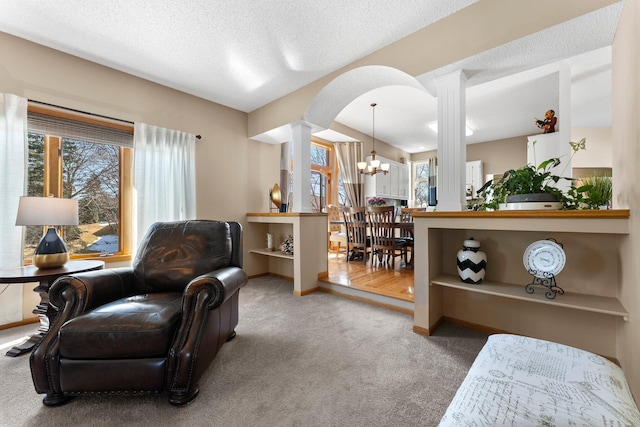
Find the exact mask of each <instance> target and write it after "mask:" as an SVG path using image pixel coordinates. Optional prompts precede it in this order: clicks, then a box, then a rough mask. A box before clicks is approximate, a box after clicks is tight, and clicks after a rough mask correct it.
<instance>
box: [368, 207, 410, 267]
mask: <svg viewBox="0 0 640 427" xmlns="http://www.w3.org/2000/svg"><path fill="white" fill-rule="evenodd" d="M367 214H368V220H369V228H370V229H371V266H372V267H373V265H374V263H375V260H376V259H377V260H378V264H384V263H389V264H390V265H391V268H394V266H395V257H396V256H403V257H404V262H405V264H406V263H407V251H406V248H407V243H406V242H405V241H404V239H402V238H400V237H396V236H395V230H396V211H395V207H394V206H369V207H368V209H367Z"/></svg>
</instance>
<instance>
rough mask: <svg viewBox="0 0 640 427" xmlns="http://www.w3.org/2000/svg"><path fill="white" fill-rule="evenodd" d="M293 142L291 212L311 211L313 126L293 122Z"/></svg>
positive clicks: (301, 122)
mask: <svg viewBox="0 0 640 427" xmlns="http://www.w3.org/2000/svg"><path fill="white" fill-rule="evenodd" d="M291 129H292V142H293V200H289V203H291V202H293V205H292V207H291V212H311V190H310V185H311V126H310V125H309V124H308V123H306V122H303V121H298V122H295V123H292V124H291Z"/></svg>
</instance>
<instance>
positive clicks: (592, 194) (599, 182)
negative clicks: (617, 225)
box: [581, 175, 613, 209]
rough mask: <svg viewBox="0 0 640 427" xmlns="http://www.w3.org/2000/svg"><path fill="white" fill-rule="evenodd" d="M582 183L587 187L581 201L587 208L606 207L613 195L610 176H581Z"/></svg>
mask: <svg viewBox="0 0 640 427" xmlns="http://www.w3.org/2000/svg"><path fill="white" fill-rule="evenodd" d="M581 182H582V185H584V186H585V187H588V190H586V191H585V192H584V194H585V197H584V201H583V203H584V204H585V205H586V206H587V208H588V209H601V208H602V207H603V206H606V207H608V206H609V204H610V203H611V197H612V195H613V182H612V180H611V177H610V176H604V175H594V176H589V177H586V178H582V180H581Z"/></svg>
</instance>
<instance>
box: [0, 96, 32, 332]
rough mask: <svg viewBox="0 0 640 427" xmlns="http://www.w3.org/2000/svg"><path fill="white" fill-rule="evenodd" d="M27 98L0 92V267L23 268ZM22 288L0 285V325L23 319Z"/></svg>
mask: <svg viewBox="0 0 640 427" xmlns="http://www.w3.org/2000/svg"><path fill="white" fill-rule="evenodd" d="M26 153H27V99H26V98H21V97H19V96H17V95H11V94H3V93H0V195H1V196H0V236H2V237H1V238H0V268H12V267H19V266H21V265H22V232H23V227H18V226H16V214H17V213H18V201H19V200H20V196H22V195H24V191H25V173H26V170H27V157H26ZM22 288H23V287H22V286H20V285H8V284H0V325H1V324H5V323H11V322H17V321H20V320H22Z"/></svg>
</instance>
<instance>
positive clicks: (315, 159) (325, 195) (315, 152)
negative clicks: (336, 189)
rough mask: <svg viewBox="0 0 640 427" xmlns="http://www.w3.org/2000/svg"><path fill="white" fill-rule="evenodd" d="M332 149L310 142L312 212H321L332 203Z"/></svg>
mask: <svg viewBox="0 0 640 427" xmlns="http://www.w3.org/2000/svg"><path fill="white" fill-rule="evenodd" d="M332 156H333V148H332V147H331V146H330V145H325V144H322V143H319V142H316V141H311V208H312V210H313V212H322V210H323V208H324V207H325V206H326V205H328V204H331V203H332V194H333V191H332V187H331V185H332V180H331V177H332V175H333V167H332V163H333V162H332V161H331V159H332Z"/></svg>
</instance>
